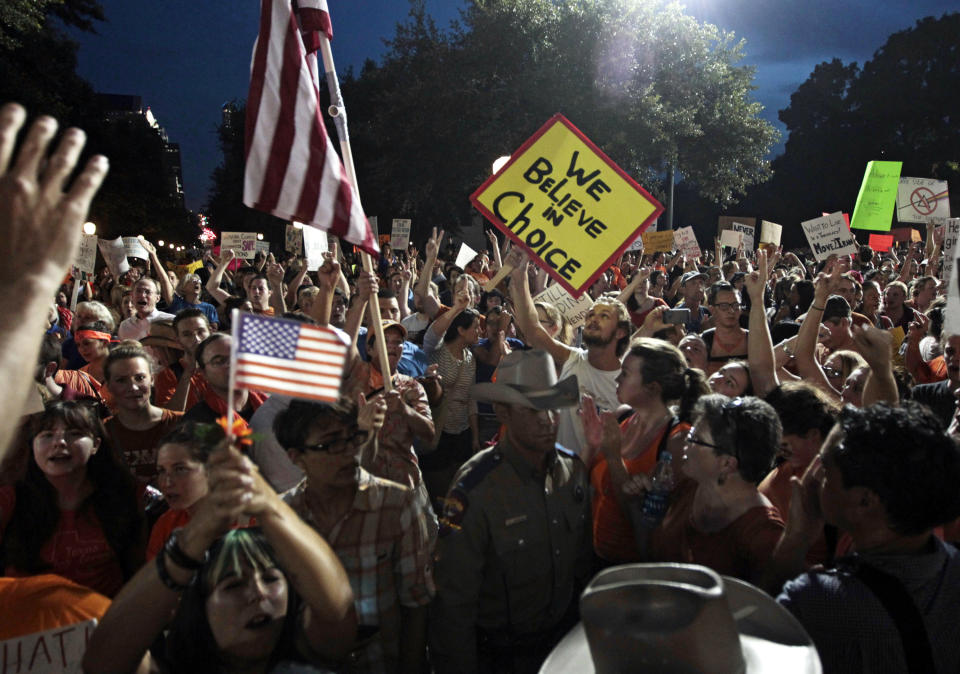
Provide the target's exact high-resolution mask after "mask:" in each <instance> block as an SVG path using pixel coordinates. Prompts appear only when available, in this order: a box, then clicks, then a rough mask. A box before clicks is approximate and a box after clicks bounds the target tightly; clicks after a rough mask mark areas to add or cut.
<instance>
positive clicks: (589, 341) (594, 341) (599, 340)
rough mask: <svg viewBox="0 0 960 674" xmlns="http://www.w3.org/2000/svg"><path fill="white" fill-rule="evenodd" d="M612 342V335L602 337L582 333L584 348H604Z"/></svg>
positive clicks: (601, 335) (600, 335)
mask: <svg viewBox="0 0 960 674" xmlns="http://www.w3.org/2000/svg"><path fill="white" fill-rule="evenodd" d="M612 341H613V335H608V336H606V337H604V336H603V334H602V333H588V332H586V331H584V333H583V344H584V346H606V345H607V344H609V343H610V342H612Z"/></svg>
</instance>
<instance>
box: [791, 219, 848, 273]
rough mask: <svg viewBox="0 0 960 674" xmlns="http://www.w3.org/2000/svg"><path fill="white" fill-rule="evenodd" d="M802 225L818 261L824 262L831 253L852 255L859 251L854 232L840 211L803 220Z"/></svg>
mask: <svg viewBox="0 0 960 674" xmlns="http://www.w3.org/2000/svg"><path fill="white" fill-rule="evenodd" d="M800 226H801V227H803V233H804V234H806V235H807V243H809V244H810V248H811V249H812V250H813V257H814V258H816V260H817V262H823V261H824V260H826V259H827V258H828V257H830V256H831V255H852V254H853V253H856V252H857V246H856V244H855V243H854V239H853V234H851V233H850V230H849V229H847V221H846V219H844V217H843V213H842V212H840V211H837V212H836V213H831V214H830V215H824V216H823V217H820V218H814V219H813V220H807V221H806V222H801V223H800Z"/></svg>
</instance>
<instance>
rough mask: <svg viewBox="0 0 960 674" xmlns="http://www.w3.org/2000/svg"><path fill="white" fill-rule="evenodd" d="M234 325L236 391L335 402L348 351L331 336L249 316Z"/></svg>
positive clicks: (304, 326) (286, 322)
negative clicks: (247, 390) (280, 394)
mask: <svg viewBox="0 0 960 674" xmlns="http://www.w3.org/2000/svg"><path fill="white" fill-rule="evenodd" d="M234 325H236V328H235V332H234V335H233V339H234V344H235V345H236V356H235V358H233V359H232V361H231V367H234V368H235V372H234V385H235V386H236V387H237V388H250V389H256V390H258V391H267V392H269V393H282V394H284V395H288V396H293V397H294V398H308V399H311V400H327V401H330V402H336V401H337V398H338V397H339V395H340V382H341V379H342V378H343V368H344V366H345V364H346V362H347V351H348V347H347V344H346V343H345V342H344V340H343V339H342V338H341V337H340V335H338V334H337V333H336V332H334V331H333V330H330V329H329V328H321V327H317V326H313V325H307V324H305V323H298V322H297V321H290V320H286V319H282V318H267V317H264V316H256V315H254V314H239V320H238V321H236V322H235V323H234Z"/></svg>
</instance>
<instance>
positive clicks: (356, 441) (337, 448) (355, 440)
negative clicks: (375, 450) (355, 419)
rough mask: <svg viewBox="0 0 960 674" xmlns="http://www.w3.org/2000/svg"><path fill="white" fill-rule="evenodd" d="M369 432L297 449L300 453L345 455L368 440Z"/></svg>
mask: <svg viewBox="0 0 960 674" xmlns="http://www.w3.org/2000/svg"><path fill="white" fill-rule="evenodd" d="M369 437H370V431H359V430H358V431H355V432H354V433H352V434H351V435H349V436H347V437H341V438H337V439H336V440H331V441H330V442H321V443H318V444H316V445H303V446H302V447H299V448H298V449H300V451H302V452H326V453H327V454H345V453H346V452H348V451H349V450H352V449H353V448H354V447H356V446H357V445H362V444H363V443H365V442H366V441H367V439H369Z"/></svg>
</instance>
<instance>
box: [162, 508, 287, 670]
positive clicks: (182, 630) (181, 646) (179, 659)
mask: <svg viewBox="0 0 960 674" xmlns="http://www.w3.org/2000/svg"><path fill="white" fill-rule="evenodd" d="M244 566H249V567H251V568H253V569H254V570H256V571H262V570H266V569H271V568H280V566H279V563H278V562H277V556H276V554H275V553H274V551H273V548H272V547H271V545H270V543H269V542H268V541H267V539H266V537H265V536H264V535H263V532H262V531H261V530H260V529H259V528H256V527H253V528H249V529H234V530H232V531H229V532H227V533H226V534H225V535H224V536H223V538H220V539H218V540H217V541H216V542H215V543H214V544H213V545H212V546H210V556H209V559H208V561H207V563H206V564H205V565H204V566H203V568H201V569H200V571H198V572H197V578H196V580H195V581H194V582H192V583H191V584H190V586H189V587H188V588H187V589H186V590H185V591H184V593H183V595H182V597H181V598H180V605H179V607H178V608H177V613H176V615H175V616H174V618H173V622H172V623H171V624H170V631H169V632H168V633H167V638H166V643H165V647H164V649H163V650H164V653H163V656H162V659H163V660H164V665H165V667H164V671H171V672H226V671H228V669H227V663H226V661H225V660H224V658H223V654H222V653H221V652H220V649H219V648H218V646H217V641H216V639H215V638H214V636H213V630H211V629H210V622H209V620H208V619H207V598H208V597H209V596H210V594H211V593H212V592H213V590H214V588H215V587H216V586H217V584H218V583H219V582H220V581H222V580H223V579H224V578H226V577H227V576H229V575H232V574H239V573H240V571H241V569H242V567H244ZM282 570H283V569H281V571H282ZM284 575H286V574H284ZM301 604H302V601H301V599H300V596H299V595H298V594H297V593H296V591H294V589H293V584H292V583H291V581H290V578H289V577H287V615H286V617H285V618H284V622H283V632H282V633H281V634H280V640H279V642H278V643H277V646H276V647H275V648H274V649H273V654H272V655H271V659H270V666H269V667H268V670H270V669H272V668H273V666H274V665H276V664H277V662H278V661H279V660H282V659H285V660H289V659H296V658H297V657H298V655H297V649H296V640H295V638H296V634H297V628H298V621H299V616H300V608H301Z"/></svg>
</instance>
